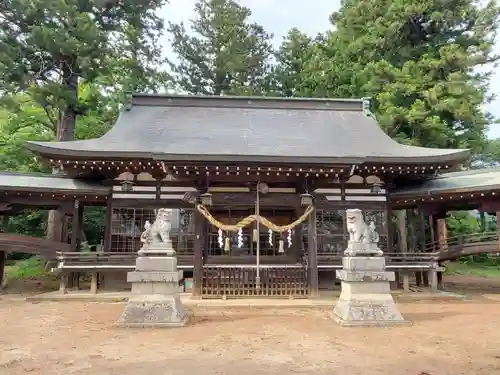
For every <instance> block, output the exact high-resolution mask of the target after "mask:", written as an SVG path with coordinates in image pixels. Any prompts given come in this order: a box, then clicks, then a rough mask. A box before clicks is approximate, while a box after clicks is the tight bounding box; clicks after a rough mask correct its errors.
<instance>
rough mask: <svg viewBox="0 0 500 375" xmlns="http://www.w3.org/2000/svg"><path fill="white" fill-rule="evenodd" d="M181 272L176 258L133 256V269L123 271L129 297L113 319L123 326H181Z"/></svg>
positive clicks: (182, 315)
mask: <svg viewBox="0 0 500 375" xmlns="http://www.w3.org/2000/svg"><path fill="white" fill-rule="evenodd" d="M182 277H183V275H182V271H179V270H177V258H175V257H168V256H159V257H150V256H148V257H143V256H139V257H138V258H137V259H136V263H135V271H133V272H129V273H128V274H127V281H128V282H130V283H132V297H131V298H130V299H129V301H128V303H127V306H125V310H124V311H123V313H122V315H121V316H120V318H119V319H118V321H117V323H116V324H117V325H119V326H123V327H182V326H184V325H185V324H186V322H187V315H186V312H185V310H184V306H183V305H182V302H181V299H180V292H181V287H180V286H179V282H180V281H181V280H182Z"/></svg>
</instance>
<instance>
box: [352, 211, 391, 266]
mask: <svg viewBox="0 0 500 375" xmlns="http://www.w3.org/2000/svg"><path fill="white" fill-rule="evenodd" d="M346 226H347V232H348V233H349V244H348V247H347V250H346V251H345V254H346V255H350V256H355V255H356V254H357V253H363V254H375V255H382V250H380V249H379V247H378V241H379V239H380V238H379V235H378V233H377V231H376V230H375V223H374V222H373V221H372V222H370V224H369V225H368V224H366V222H365V220H364V218H363V212H362V211H361V210H360V209H357V208H354V209H348V210H346Z"/></svg>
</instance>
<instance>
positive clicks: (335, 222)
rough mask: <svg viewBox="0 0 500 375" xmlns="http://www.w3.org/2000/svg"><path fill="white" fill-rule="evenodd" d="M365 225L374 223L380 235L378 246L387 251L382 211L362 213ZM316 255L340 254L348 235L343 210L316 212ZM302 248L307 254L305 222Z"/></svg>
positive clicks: (385, 224) (385, 226) (344, 247)
mask: <svg viewBox="0 0 500 375" xmlns="http://www.w3.org/2000/svg"><path fill="white" fill-rule="evenodd" d="M363 215H364V218H365V221H366V223H367V224H369V223H370V222H371V221H373V222H374V223H375V227H376V230H377V232H378V233H379V235H380V242H379V246H380V248H381V249H387V220H386V219H385V212H384V211H363ZM316 228H317V241H318V254H322V253H327V254H342V252H343V251H344V250H345V249H346V247H347V241H348V239H349V234H348V233H347V229H346V224H345V210H316ZM302 230H303V237H304V247H305V250H306V252H307V222H306V223H304V224H303V225H302Z"/></svg>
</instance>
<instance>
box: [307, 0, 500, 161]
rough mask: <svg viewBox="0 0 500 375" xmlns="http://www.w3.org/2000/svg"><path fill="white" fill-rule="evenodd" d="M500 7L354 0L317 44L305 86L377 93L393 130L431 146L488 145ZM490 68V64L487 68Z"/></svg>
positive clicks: (342, 93) (464, 0)
mask: <svg viewBox="0 0 500 375" xmlns="http://www.w3.org/2000/svg"><path fill="white" fill-rule="evenodd" d="M499 13H500V11H499V7H498V6H497V5H496V4H495V2H493V1H492V2H490V3H488V4H487V5H486V6H484V7H479V6H478V5H477V4H476V2H473V1H470V0H452V1H446V2H444V1H441V0H424V1H421V0H419V1H416V0H410V1H408V0H405V1H403V0H396V1H390V2H388V1H385V0H370V1H368V0H346V1H344V2H343V4H342V7H341V9H340V10H339V11H338V12H335V13H334V14H333V15H332V17H331V20H332V23H333V25H334V26H335V28H336V29H335V30H334V31H331V32H329V33H328V34H327V36H326V38H325V40H324V42H323V43H321V44H319V45H317V46H315V47H314V53H312V56H313V57H312V58H311V59H310V61H309V62H308V63H307V64H306V66H305V68H304V71H303V74H304V75H305V78H304V82H305V87H304V88H303V90H302V93H303V94H308V95H314V96H329V97H363V96H370V97H372V98H373V99H374V110H375V112H376V114H377V118H378V120H379V121H380V122H381V124H382V126H383V127H384V128H385V130H386V132H387V133H388V134H389V135H390V136H391V137H393V138H396V139H397V140H398V141H401V142H404V143H407V144H413V145H419V146H427V147H442V148H450V147H470V148H472V149H473V150H474V151H482V150H483V147H484V145H485V139H486V137H485V130H486V129H487V126H488V125H489V124H490V123H491V121H492V119H491V116H489V115H488V114H485V113H484V112H483V109H482V107H481V106H482V105H483V103H485V102H486V101H488V99H489V98H488V97H487V96H486V91H487V88H488V79H489V77H490V74H489V73H480V72H479V71H478V69H477V68H478V67H482V66H484V65H485V64H487V63H491V62H494V61H496V60H497V58H498V57H497V56H495V55H494V54H493V47H494V35H495V33H496V31H497V28H498V25H500V23H499V22H498V20H499ZM483 70H484V69H483Z"/></svg>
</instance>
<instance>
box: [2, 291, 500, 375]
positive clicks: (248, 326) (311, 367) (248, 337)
mask: <svg viewBox="0 0 500 375" xmlns="http://www.w3.org/2000/svg"><path fill="white" fill-rule="evenodd" d="M400 308H401V310H402V312H403V313H405V315H406V317H407V318H409V319H411V320H412V321H414V325H413V326H411V327H399V328H391V329H380V328H378V329H377V328H364V329H358V328H341V327H339V326H337V325H335V324H334V323H333V322H332V321H331V320H330V319H329V317H328V311H286V310H281V309H280V310H277V311H272V310H255V309H247V310H231V311H198V312H195V316H194V317H193V319H192V324H191V325H189V326H188V327H185V328H183V329H175V330H148V329H142V330H141V329H138V330H132V329H119V328H115V327H113V325H112V324H113V322H114V321H115V320H116V319H117V318H118V316H119V315H120V313H121V311H122V309H123V305H121V304H97V303H82V302H68V303H40V304H30V303H26V302H23V301H19V300H17V301H15V300H14V301H8V300H3V301H2V300H0V321H1V322H2V325H1V327H3V328H2V332H1V334H0V374H2V375H14V374H43V375H48V374H50V375H57V374H82V375H83V374H86V375H98V374H99V375H107V374H119V375H132V374H134V375H135V374H137V375H138V374H147V375H167V374H169V375H170V374H172V375H178V374H202V375H209V374H237V375H255V374H315V375H323V374H325V375H326V374H328V375H335V374H347V375H354V374H362V375H372V374H384V375H392V374H394V375H406V374H408V375H417V374H418V373H419V372H421V371H427V372H428V373H429V374H431V375H447V374H450V375H451V374H453V375H458V374H475V375H482V374H484V375H490V374H494V373H500V330H498V329H497V326H498V322H500V304H499V303H495V302H494V301H490V300H485V299H483V300H481V302H480V303H478V302H475V301H469V302H463V301H457V302H450V303H428V302H425V303H424V302H421V303H411V304H401V305H400Z"/></svg>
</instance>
